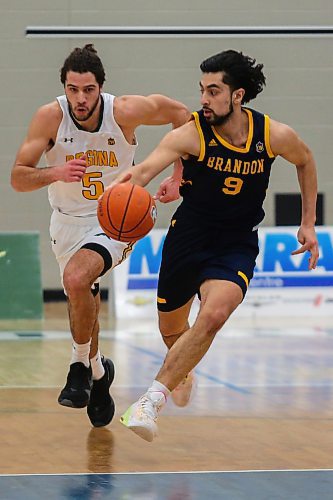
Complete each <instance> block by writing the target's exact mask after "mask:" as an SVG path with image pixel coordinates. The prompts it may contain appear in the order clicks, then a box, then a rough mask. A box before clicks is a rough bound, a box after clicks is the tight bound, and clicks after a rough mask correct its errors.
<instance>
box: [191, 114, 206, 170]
mask: <svg viewBox="0 0 333 500" xmlns="http://www.w3.org/2000/svg"><path fill="white" fill-rule="evenodd" d="M192 115H193V118H194V121H195V126H196V127H197V130H198V134H199V137H200V154H199V157H198V161H202V160H203V159H204V157H205V152H206V147H205V138H204V134H203V131H202V128H201V125H200V120H199V115H198V113H197V112H196V111H194V112H193V113H192Z"/></svg>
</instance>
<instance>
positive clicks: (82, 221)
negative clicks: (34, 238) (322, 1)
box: [52, 210, 99, 226]
mask: <svg viewBox="0 0 333 500" xmlns="http://www.w3.org/2000/svg"><path fill="white" fill-rule="evenodd" d="M52 218H53V220H56V221H57V222H61V223H62V224H70V225H72V226H99V222H98V219H97V215H87V216H85V217H75V216H74V215H67V214H63V213H62V212H59V210H53V213H52Z"/></svg>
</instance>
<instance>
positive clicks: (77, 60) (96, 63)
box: [60, 43, 105, 87]
mask: <svg viewBox="0 0 333 500" xmlns="http://www.w3.org/2000/svg"><path fill="white" fill-rule="evenodd" d="M69 71H74V72H75V73H88V72H90V73H93V74H94V75H95V78H96V82H97V83H98V84H99V85H100V87H101V86H102V85H103V83H104V82H105V71H104V67H103V64H102V61H101V60H100V58H99V57H98V55H97V51H96V50H95V48H94V46H93V44H92V43H89V44H87V45H85V46H84V47H82V49H81V48H79V47H76V49H74V50H73V51H72V52H71V53H70V54H69V56H68V57H67V59H66V60H65V62H64V65H63V67H62V68H61V70H60V80H61V83H62V84H63V85H65V82H66V76H67V73H68V72H69Z"/></svg>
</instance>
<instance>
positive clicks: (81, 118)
mask: <svg viewBox="0 0 333 500" xmlns="http://www.w3.org/2000/svg"><path fill="white" fill-rule="evenodd" d="M99 98H100V96H98V97H97V99H96V101H95V102H94V104H93V105H92V107H91V109H90V110H89V111H88V112H87V114H86V115H83V116H82V115H81V116H77V114H76V113H75V111H74V109H73V106H72V105H71V103H70V102H69V100H68V99H67V102H68V107H69V110H70V112H71V115H72V116H73V117H74V118H75V120H76V121H77V122H79V123H80V122H85V121H87V120H89V118H90V117H91V116H92V114H93V112H94V111H95V109H96V108H97V105H98V103H99Z"/></svg>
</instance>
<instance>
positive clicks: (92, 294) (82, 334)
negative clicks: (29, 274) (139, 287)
mask: <svg viewBox="0 0 333 500" xmlns="http://www.w3.org/2000/svg"><path fill="white" fill-rule="evenodd" d="M103 268H104V261H103V259H102V257H101V256H100V255H99V254H97V253H96V252H94V251H92V250H88V249H80V250H78V251H77V252H76V253H75V254H74V255H73V256H72V257H71V258H70V259H69V261H68V263H67V265H66V266H65V269H64V274H63V283H64V288H65V290H66V294H67V299H68V312H69V322H70V329H71V334H72V338H73V341H72V357H71V361H70V371H69V373H68V376H67V383H66V385H65V387H64V388H63V390H62V391H61V393H60V395H59V398H58V402H59V403H60V404H61V405H63V406H68V407H72V408H83V407H85V406H87V404H88V402H89V398H90V392H91V386H92V371H91V366H90V357H91V355H92V354H93V355H94V357H95V359H96V357H97V358H98V356H97V352H98V340H97V339H98V330H99V325H98V313H99V305H100V297H99V290H98V284H94V283H95V281H96V280H97V279H98V276H99V275H100V274H101V272H102V270H103ZM92 342H93V345H91V344H92ZM91 349H93V352H92V353H91ZM97 363H98V360H96V363H95V364H97ZM98 365H99V366H100V369H101V370H100V371H102V375H103V374H104V368H103V366H102V365H101V360H99V363H98Z"/></svg>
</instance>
